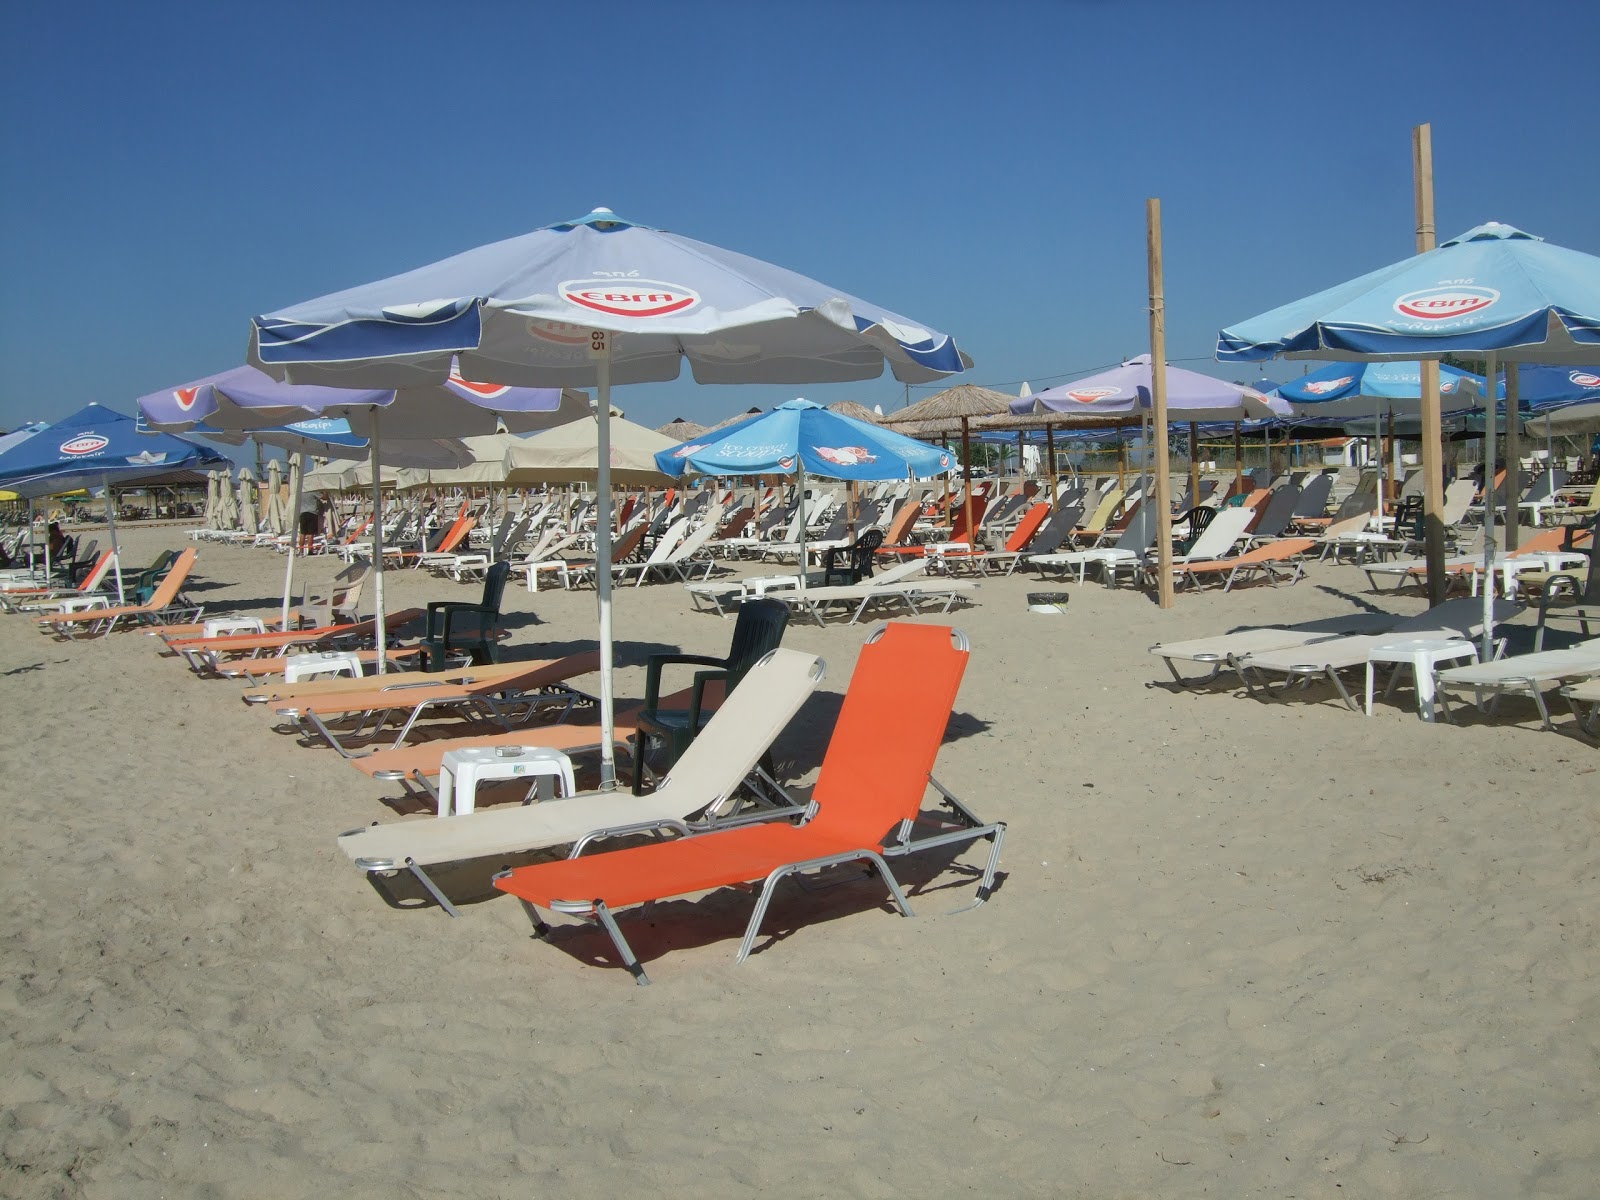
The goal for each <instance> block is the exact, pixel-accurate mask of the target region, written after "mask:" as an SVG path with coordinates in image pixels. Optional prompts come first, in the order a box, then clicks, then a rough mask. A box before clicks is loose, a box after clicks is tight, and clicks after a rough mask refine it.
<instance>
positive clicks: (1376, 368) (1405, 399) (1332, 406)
mask: <svg viewBox="0 0 1600 1200" xmlns="http://www.w3.org/2000/svg"><path fill="white" fill-rule="evenodd" d="M1464 385H1472V386H1470V387H1469V386H1464ZM1483 386H1484V382H1483V376H1481V375H1474V374H1472V373H1471V372H1470V371H1462V370H1458V369H1457V368H1455V367H1450V366H1445V365H1444V364H1440V366H1439V400H1440V411H1441V412H1460V411H1462V410H1464V409H1471V408H1476V407H1478V396H1479V395H1481V394H1482V389H1483ZM1277 394H1278V395H1279V396H1280V397H1282V398H1283V399H1284V400H1287V401H1288V402H1289V406H1290V407H1291V408H1292V409H1293V410H1294V413H1295V415H1296V416H1299V417H1370V416H1372V415H1373V414H1374V413H1378V414H1382V413H1385V412H1393V413H1405V414H1409V413H1416V412H1420V411H1421V409H1422V364H1421V363H1420V362H1417V361H1416V360H1412V361H1410V362H1373V363H1334V364H1332V365H1330V366H1326V367H1322V368H1320V369H1319V370H1316V371H1312V372H1311V373H1310V374H1309V375H1302V376H1301V377H1300V378H1299V379H1291V380H1290V381H1289V382H1288V383H1281V384H1279V385H1278V389H1277ZM1500 395H1501V396H1502V397H1503V396H1504V395H1505V386H1504V384H1502V385H1501V387H1500Z"/></svg>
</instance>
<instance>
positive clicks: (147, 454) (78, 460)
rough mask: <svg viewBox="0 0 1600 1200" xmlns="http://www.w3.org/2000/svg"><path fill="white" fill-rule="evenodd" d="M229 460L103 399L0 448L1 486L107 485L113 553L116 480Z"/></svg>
mask: <svg viewBox="0 0 1600 1200" xmlns="http://www.w3.org/2000/svg"><path fill="white" fill-rule="evenodd" d="M229 465H231V464H230V463H229V462H228V460H227V459H226V458H224V457H223V456H222V455H220V454H218V453H216V452H215V451H213V450H209V449H207V448H206V447H204V446H201V445H197V444H196V443H194V442H190V441H185V440H184V439H183V438H180V437H174V436H173V435H171V434H165V433H164V434H157V435H150V434H143V433H140V432H139V427H138V422H137V421H135V420H134V418H132V417H128V416H124V415H123V414H122V413H119V412H117V411H116V410H115V409H110V408H106V407H105V406H104V405H101V404H89V405H86V406H84V407H83V408H81V409H79V410H78V411H77V412H75V413H73V414H72V415H71V416H70V417H66V418H65V419H63V420H60V421H57V422H56V423H55V424H54V425H47V426H45V427H44V428H43V429H41V430H40V431H39V432H37V433H35V434H34V435H33V436H32V437H30V438H27V439H25V440H23V441H21V442H18V443H16V444H15V445H13V446H11V447H10V448H9V449H7V450H5V451H4V452H0V488H3V489H4V490H6V491H9V492H15V493H16V494H17V495H19V496H21V497H23V498H24V499H31V498H34V497H38V496H53V495H56V494H57V493H59V492H70V491H75V490H76V489H78V488H93V487H103V488H105V489H106V523H107V525H108V527H109V532H110V537H111V548H112V551H113V555H114V554H115V551H116V547H117V518H116V511H115V505H113V504H112V502H111V492H110V488H111V486H112V485H113V484H117V483H132V482H134V481H135V480H138V479H141V478H144V477H145V476H148V475H162V474H165V473H166V472H168V471H184V470H206V469H209V468H211V467H217V466H229ZM112 561H113V562H114V563H115V564H116V577H117V597H118V599H119V600H120V599H121V598H122V594H123V593H122V564H121V562H120V560H119V559H117V558H116V557H113V559H112Z"/></svg>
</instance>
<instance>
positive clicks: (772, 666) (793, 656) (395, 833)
mask: <svg viewBox="0 0 1600 1200" xmlns="http://www.w3.org/2000/svg"><path fill="white" fill-rule="evenodd" d="M825 670H826V666H825V664H824V663H823V661H822V660H821V659H820V658H818V657H816V656H815V655H812V654H804V653H802V652H801V651H798V650H787V649H779V650H774V651H773V652H772V653H771V654H769V655H768V656H767V657H766V658H764V659H762V661H761V662H759V663H757V664H756V665H755V666H754V667H752V668H751V669H750V671H749V673H748V674H747V675H746V676H745V677H744V680H743V682H742V683H741V684H740V686H739V693H740V700H739V703H738V704H733V705H729V704H724V705H723V706H722V708H721V709H719V710H718V712H717V715H716V716H715V717H713V718H712V719H711V720H710V722H708V723H707V725H706V727H705V729H703V730H702V731H701V732H700V736H699V737H697V738H696V739H695V740H694V741H693V742H692V743H691V744H690V746H689V748H688V750H686V751H685V752H684V754H683V757H682V758H680V759H678V761H677V762H676V763H674V764H673V767H672V772H671V773H670V774H669V775H668V776H667V777H666V778H665V779H662V780H661V781H660V782H659V783H658V784H657V785H656V789H655V791H653V792H651V793H650V794H649V795H647V796H635V795H633V794H632V793H630V792H622V791H617V792H610V793H600V794H585V795H580V796H575V797H572V798H570V799H562V800H547V801H545V802H544V803H542V804H533V805H524V806H521V807H518V808H510V809H507V808H493V809H481V810H478V811H475V812H472V813H470V814H463V815H461V816H455V817H450V818H448V819H446V820H439V819H435V818H432V817H428V818H423V819H420V820H411V821H398V822H393V823H391V824H388V825H372V826H368V827H367V828H364V829H355V830H351V831H350V832H349V833H346V834H343V835H341V836H340V838H339V848H340V849H341V850H343V851H344V852H345V854H346V855H348V856H349V857H350V859H351V860H352V861H353V862H354V863H355V865H356V866H357V867H359V868H360V869H361V870H363V871H366V872H367V873H368V874H369V875H388V874H393V873H396V872H398V871H401V870H409V871H410V872H411V873H412V874H413V875H414V876H415V877H416V878H417V879H418V881H419V882H421V884H422V885H423V887H425V888H426V889H427V890H428V893H429V894H430V895H431V896H432V897H433V898H434V899H435V900H436V901H438V903H439V905H440V907H442V908H443V909H444V910H445V911H446V912H448V913H449V914H450V915H451V916H459V915H460V914H459V913H458V912H457V911H456V908H455V906H454V905H453V904H451V903H450V901H449V900H448V899H447V898H446V897H445V895H444V893H443V892H441V891H440V890H439V888H438V887H437V886H436V885H435V884H434V882H433V881H432V879H430V878H429V877H428V875H427V873H426V871H425V870H424V869H423V868H425V867H430V866H435V865H437V864H439V863H445V862H459V861H465V860H469V859H477V858H487V857H489V856H491V855H502V854H516V853H521V852H523V851H528V850H539V849H543V848H545V847H549V846H565V845H570V844H572V843H574V842H578V841H579V840H580V839H582V838H584V837H585V836H586V835H588V834H590V833H591V832H592V831H595V830H602V829H612V830H616V829H629V830H632V829H641V828H642V829H648V830H655V829H677V830H679V831H684V830H687V829H688V828H690V823H691V822H694V823H695V824H699V825H709V824H715V823H717V822H720V821H726V822H734V823H737V822H739V821H741V820H744V819H747V818H746V817H745V814H743V813H742V812H741V809H742V808H743V807H744V801H743V800H742V799H741V797H740V795H739V790H740V785H741V784H742V783H743V782H744V780H745V778H746V776H748V775H749V774H750V773H751V771H752V770H753V769H754V768H755V765H756V760H757V759H759V758H760V757H761V756H762V754H763V753H765V752H766V750H767V748H768V747H769V746H770V745H771V744H772V742H773V741H774V740H775V739H776V738H777V736H778V735H779V734H780V733H781V732H782V731H783V729H784V727H785V726H786V725H787V724H788V723H789V721H790V720H791V719H792V718H793V717H794V715H795V714H796V713H798V712H799V711H800V707H801V705H803V704H804V703H805V702H806V699H807V697H809V696H810V695H811V693H812V691H813V690H815V688H816V686H817V684H818V682H820V681H821V679H822V677H823V675H824V673H825ZM791 812H792V810H785V809H784V808H783V807H781V806H780V807H779V808H777V809H763V810H760V811H759V812H758V813H756V814H754V815H756V816H759V817H761V818H763V819H770V817H772V816H785V815H791Z"/></svg>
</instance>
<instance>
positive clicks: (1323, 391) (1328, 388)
mask: <svg viewBox="0 0 1600 1200" xmlns="http://www.w3.org/2000/svg"><path fill="white" fill-rule="evenodd" d="M1354 382H1355V379H1354V377H1353V376H1350V375H1341V376H1340V377H1339V378H1338V379H1318V380H1315V381H1313V382H1311V383H1308V384H1306V385H1305V389H1306V391H1308V392H1310V393H1311V394H1312V395H1313V396H1326V395H1327V394H1328V393H1329V392H1337V391H1338V390H1339V389H1340V388H1347V387H1349V386H1350V385H1351V384H1352V383H1354Z"/></svg>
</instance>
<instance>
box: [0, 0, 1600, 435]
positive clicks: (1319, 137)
mask: <svg viewBox="0 0 1600 1200" xmlns="http://www.w3.org/2000/svg"><path fill="white" fill-rule="evenodd" d="M0 20H3V22H4V26H3V36H0V46H3V49H0V55H3V58H0V105H3V112H4V117H3V121H4V134H3V139H4V140H3V142H0V164H3V167H4V177H5V185H4V187H3V188H0V238H3V243H0V246H3V262H0V428H9V427H11V426H12V425H14V424H16V423H18V422H20V421H23V420H27V419H35V418H37V419H55V418H58V417H61V416H64V415H66V414H67V413H69V412H71V411H73V410H75V409H76V408H78V407H80V406H81V405H83V404H85V403H87V402H88V401H91V400H96V401H100V402H102V403H106V404H109V405H112V406H113V407H116V408H119V409H122V410H123V411H127V412H131V411H132V408H133V401H134V398H135V397H137V396H138V395H140V394H142V393H144V392H147V391H152V390H155V389H156V388H160V387H166V386H171V385H173V384H177V383H180V382H183V381H185V380H188V379H191V378H194V377H196V376H199V375H202V374H206V373H208V372H212V371H217V370H222V369H224V368H226V367H230V366H234V365H236V364H238V363H240V362H242V361H243V354H244V347H245V341H246V333H247V325H248V320H249V318H250V316H251V315H253V314H255V313H259V312H265V311H268V310H271V309H274V308H278V307H281V306H284V305H286V304H290V303H293V302H296V301H300V300H306V299H310V298H311V297H314V296H318V295H322V294H324V293H326V292H330V291H334V290H336V289H339V288H342V287H346V286H350V285H353V284H358V283H364V282H367V281H369V280H372V279H377V278H380V277H382V276H386V275H391V274H395V273H397V272H399V271H401V270H405V269H408V268H411V267H414V266H419V265H422V264H424V263H427V262H431V261H433V260H435V259H438V258H441V257H443V256H445V255H449V254H452V253H455V252H457V251H460V250H465V249H468V248H470V247H472V246H476V245H479V244H482V243H484V242H488V241H493V240H496V239H499V238H504V237H508V236H511V235H514V234H517V233H522V232H524V231H526V230H529V229H532V228H535V227H537V226H540V225H545V224H548V223H550V222H553V221H556V220H560V219H565V218H569V217H572V216H576V215H579V214H582V213H585V212H587V211H589V210H590V209H591V208H593V207H595V206H597V205H606V206H609V207H611V208H613V209H615V210H616V211H617V212H619V213H621V214H623V215H624V216H627V217H628V218H630V219H632V220H636V221H640V222H643V223H645V224H651V225H657V226H661V227H664V228H668V229H672V230H675V231H677V232H680V233H683V234H686V235H688V236H691V237H695V238H699V239H701V240H704V241H709V242H714V243H716V244H718V245H722V246H727V247H730V248H732V249H736V250H739V251H741V252H744V253H747V254H751V255H755V256H756V257H759V258H763V259H767V260H769V261H772V262H776V263H779V264H781V265H783V266H786V267H789V268H792V269H794V270H797V271H801V272H803V273H805V274H807V275H811V276H813V277H815V278H817V279H820V280H823V281H824V282H826V283H829V284H832V285H834V286H837V287H839V288H841V289H843V290H846V291H849V292H853V293H855V294H857V295H860V296H864V297H866V298H868V299H871V300H872V301H874V302H876V303H879V304H882V305H884V306H885V307H888V308H890V309H894V310H897V311H900V312H902V313H904V314H906V315H908V316H910V317H913V318H915V319H917V320H920V321H923V322H925V323H927V324H929V325H932V326H934V327H935V328H939V329H942V330H945V331H946V332H949V333H952V334H954V335H955V337H956V338H957V340H958V342H959V343H960V344H961V345H962V346H963V347H964V348H965V349H966V350H967V351H968V352H969V353H970V354H971V355H972V356H973V358H974V359H975V360H976V362H977V367H976V370H975V371H973V372H971V373H970V374H969V376H968V377H967V378H968V379H969V380H970V381H971V382H976V383H981V384H986V385H989V386H993V387H996V388H999V389H1002V390H1005V391H1009V392H1015V391H1016V390H1017V386H1018V384H1019V383H1021V382H1022V381H1023V380H1027V381H1029V382H1030V383H1032V384H1033V385H1034V387H1035V388H1038V387H1040V386H1044V385H1048V384H1051V383H1056V382H1062V381H1064V380H1066V379H1069V378H1073V377H1076V376H1078V375H1081V374H1084V373H1087V372H1088V371H1089V370H1091V369H1095V368H1099V367H1102V366H1104V365H1108V364H1111V363H1114V362H1116V361H1117V360H1119V359H1121V358H1123V357H1126V356H1128V355H1131V354H1135V353H1140V352H1142V351H1144V350H1146V349H1148V327H1147V318H1146V312H1145V310H1146V302H1145V296H1146V278H1145V225H1144V221H1145V209H1144V201H1145V199H1146V197H1150V196H1158V197H1160V198H1161V200H1162V204H1163V209H1164V218H1165V241H1166V269H1167V300H1168V314H1169V316H1168V349H1169V357H1170V358H1171V359H1172V360H1174V361H1181V362H1184V363H1185V365H1189V366H1194V367H1197V368H1198V369H1201V370H1209V371H1211V372H1212V373H1214V374H1218V375H1223V376H1229V377H1233V376H1239V375H1240V374H1241V371H1240V370H1239V369H1238V368H1234V367H1223V366H1221V365H1219V364H1216V363H1215V362H1211V361H1210V356H1211V354H1212V350H1213V346H1214V339H1215V336H1216V331H1217V329H1218V328H1219V327H1221V326H1223V325H1226V324H1231V323H1233V322H1235V321H1238V320H1240V319H1242V318H1244V317H1248V316H1251V315H1254V314H1255V313H1257V312H1260V311H1263V310H1265V309H1267V308H1270V307H1273V306H1275V305H1277V304H1279V303H1282V302H1285V301H1287V300H1291V299H1294V298H1296V297H1298V296H1301V295H1304V294H1306V293H1308V292H1311V291H1315V290H1318V289H1321V288H1323V287H1327V286H1329V285H1331V284H1333V283H1336V282H1338V281H1340V280H1343V279H1346V278H1348V277H1350V276H1352V275H1354V274H1357V273H1360V272H1363V271H1366V270H1370V269H1372V268H1374V267H1377V266H1380V265H1382V264H1384V263H1386V262H1391V261H1394V260H1396V259H1399V258H1403V257H1405V256H1406V255H1408V254H1410V253H1411V252H1412V249H1413V210H1412V181H1411V127H1412V126H1413V125H1414V124H1416V123H1418V122H1422V121H1430V122H1432V124H1433V134H1434V151H1435V159H1436V170H1437V193H1438V227H1439V233H1440V236H1441V238H1443V237H1448V236H1450V235H1452V234H1455V233H1458V232H1460V231H1462V230H1464V229H1466V228H1469V227H1470V226H1472V225H1475V224H1478V223H1480V222H1482V221H1486V220H1500V221H1508V222H1510V223H1512V224H1514V225H1518V226H1520V227H1522V228H1524V229H1527V230H1529V231H1530V232H1533V233H1537V234H1540V235H1542V236H1544V237H1546V238H1548V239H1550V240H1551V241H1554V242H1557V243H1560V244H1562V245H1566V246H1571V247H1574V248H1577V249H1582V250H1586V251H1588V252H1590V253H1600V221H1597V220H1596V197H1597V196H1600V154H1597V153H1596V151H1597V149H1600V139H1597V136H1596V134H1595V129H1594V118H1593V113H1594V52H1595V46H1596V44H1597V39H1600V4H1596V3H1593V2H1591V0H1572V2H1570V3H1559V2H1558V3H1552V4H1546V5H1538V6H1533V7H1529V8H1527V9H1523V10H1519V9H1517V8H1515V7H1514V6H1508V5H1505V4H1503V3H1502V4H1489V3H1485V2H1482V0H1457V2H1456V3H1453V4H1425V3H1411V2H1409V0H1388V2H1385V3H1367V2H1365V0H1358V2H1354V3H1344V4H1339V5H1320V4H1302V3H1298V2H1295V0H1283V2H1280V3H1276V4H1255V3H1227V2H1225V0H1224V2H1219V3H1210V4H1200V3H1188V2H1183V0H1169V2H1165V3H1163V2H1156V0H1150V2H1143V3H1141V2H1137V0H1129V2H1125V3H1114V2H1110V0H1105V2H1099V3H1093V2H1080V3H1068V2H1059V3H1005V2H1003V0H991V2H988V3H970V4H956V3H944V2H941V0H925V2H923V3H910V2H905V3H895V2H889V0H885V2H876V3H874V2H858V3H844V2H834V0H807V2H805V3H794V4H778V3H762V2H757V0H746V2H743V3H734V2H731V0H730V2H727V3H697V2H693V0H675V2H672V3H631V2H628V0H618V2H612V3H607V4H597V5H587V6H583V5H559V4H554V3H534V2H532V0H526V2H520V3H518V2H512V0H474V2H473V3H470V4H440V3H434V4H431V5H425V4H420V3H411V2H409V0H384V2H382V3H377V2H367V0H338V2H334V0H322V2H320V3H294V2H287V0H283V2H280V3H276V4H272V5H253V4H229V3H214V2H208V3H178V2H161V3H152V4H126V3H119V4H111V3H107V2H104V0H98V2H96V0H91V2H88V3H77V4H56V3H49V2H48V0H13V2H12V3H10V4H7V5H6V6H5V9H4V14H3V17H0ZM1193 359H1200V360H1203V361H1202V362H1198V363H1195V362H1190V361H1189V360H1193ZM1300 369H1301V367H1300V366H1299V365H1298V364H1295V365H1289V364H1267V370H1268V371H1269V372H1272V371H1274V370H1275V371H1276V373H1277V375H1278V377H1279V378H1284V377H1287V376H1288V375H1291V374H1295V373H1298V371H1299V370H1300ZM1244 373H1245V374H1249V373H1250V372H1248V371H1246V372H1244ZM796 391H799V392H800V393H801V394H805V395H807V396H808V398H811V399H815V400H819V401H821V402H824V403H826V402H829V401H832V400H836V399H846V398H848V399H856V400H859V401H861V402H863V403H866V404H868V405H869V406H870V405H872V404H875V403H876V404H881V405H883V407H884V408H885V409H886V410H887V409H890V408H892V407H895V406H898V405H899V404H900V403H901V402H902V400H903V389H902V388H901V386H900V385H899V384H897V383H896V382H895V381H894V379H893V378H892V377H891V376H885V377H884V378H882V379H880V380H873V381H868V382H865V383H860V384H852V385H835V386H832V387H827V388H820V387H819V388H814V389H794V388H783V389H770V388H769V389H760V388H736V387H700V386H697V385H695V384H694V383H693V381H692V379H690V378H689V377H688V373H687V371H686V372H685V374H684V378H682V379H680V380H679V381H677V382H675V383H671V384H665V385H642V386H638V387H630V388H626V389H619V391H618V393H617V395H616V400H617V402H618V403H619V404H620V405H621V406H622V407H624V408H625V409H626V410H627V411H628V413H629V415H630V416H631V417H633V418H635V419H636V420H639V421H641V422H643V423H645V424H649V425H658V424H661V423H663V422H665V421H666V420H668V419H669V418H671V417H674V416H680V415H681V416H686V417H689V418H691V419H695V420H701V421H707V422H709V421H712V420H718V419H721V418H722V417H724V416H726V415H728V414H731V413H733V412H737V411H740V410H742V409H744V408H747V407H749V406H750V405H751V404H759V405H762V406H763V407H765V406H767V405H769V404H772V403H774V402H776V401H778V400H782V399H785V398H788V396H790V395H792V394H794V393H795V392H796ZM919 394H926V392H921V393H919V392H918V391H917V390H915V389H914V390H913V395H912V398H913V399H916V398H917V397H918V395H919Z"/></svg>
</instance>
